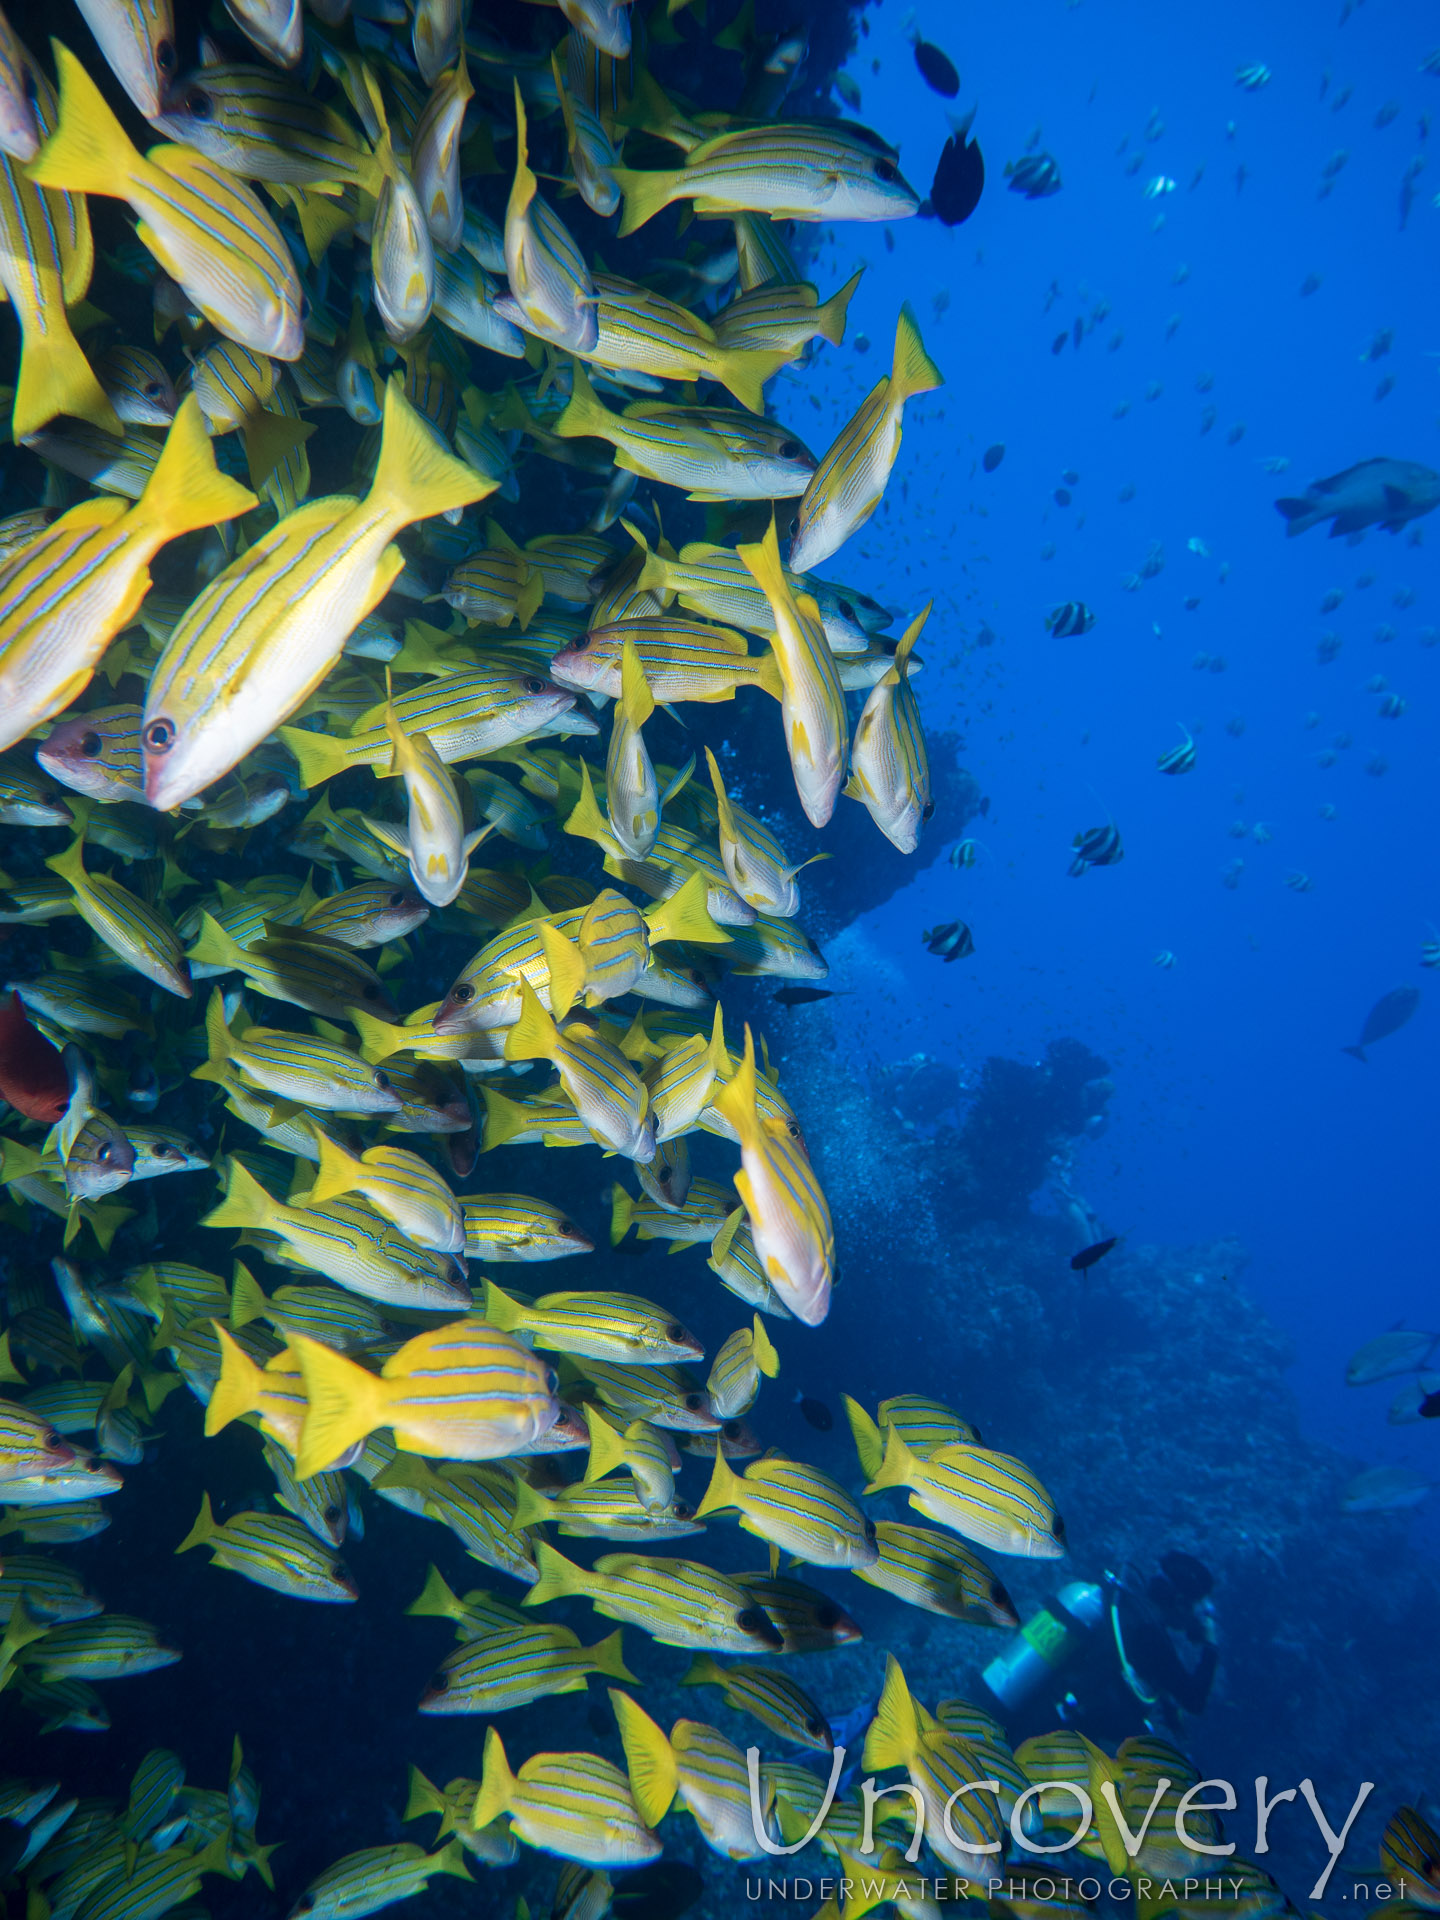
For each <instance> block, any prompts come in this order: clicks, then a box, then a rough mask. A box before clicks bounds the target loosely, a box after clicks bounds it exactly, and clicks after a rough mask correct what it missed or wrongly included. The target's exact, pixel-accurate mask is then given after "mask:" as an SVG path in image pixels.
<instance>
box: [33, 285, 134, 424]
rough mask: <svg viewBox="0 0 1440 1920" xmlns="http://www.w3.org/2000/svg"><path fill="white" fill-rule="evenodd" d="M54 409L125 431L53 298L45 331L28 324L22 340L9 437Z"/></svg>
mask: <svg viewBox="0 0 1440 1920" xmlns="http://www.w3.org/2000/svg"><path fill="white" fill-rule="evenodd" d="M52 308H53V309H54V310H53V311H52V310H51V309H52ZM59 413H67V414H70V415H72V416H74V418H76V419H78V420H88V421H89V422H90V423H91V425H92V426H96V427H100V428H102V429H103V430H104V431H105V432H106V433H114V434H123V433H124V431H125V429H124V427H123V426H122V425H121V423H120V416H119V415H118V414H117V413H116V411H115V409H114V408H113V407H112V406H111V404H110V402H109V401H108V400H107V399H106V397H105V389H104V388H103V387H102V386H101V385H100V382H99V381H98V380H97V379H96V378H95V375H94V372H93V371H92V369H91V366H90V362H89V361H88V360H87V359H86V358H85V350H84V348H83V347H82V346H81V345H80V342H79V341H78V340H77V339H76V338H75V336H74V334H73V333H72V332H71V331H70V324H69V322H68V320H67V319H66V317H65V309H64V307H63V306H61V305H60V302H59V301H58V300H55V301H52V302H49V303H47V308H46V313H45V330H44V332H41V331H39V330H38V329H35V328H32V329H31V330H30V331H29V332H28V333H27V334H26V336H25V338H24V339H23V340H22V342H21V346H20V370H19V372H18V373H17V374H16V376H15V406H14V412H13V415H12V417H11V423H10V433H11V437H12V438H13V439H14V440H15V442H16V444H17V445H18V444H19V442H20V441H22V440H25V439H27V438H28V437H29V436H30V435H31V434H32V433H38V432H39V431H40V429H41V428H42V427H44V426H47V425H48V424H49V422H50V421H52V420H53V419H54V418H55V416H56V414H59Z"/></svg>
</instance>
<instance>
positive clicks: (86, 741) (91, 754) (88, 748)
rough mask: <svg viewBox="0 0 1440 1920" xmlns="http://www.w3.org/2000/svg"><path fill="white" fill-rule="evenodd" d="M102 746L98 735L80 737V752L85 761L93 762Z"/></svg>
mask: <svg viewBox="0 0 1440 1920" xmlns="http://www.w3.org/2000/svg"><path fill="white" fill-rule="evenodd" d="M104 744H105V742H104V741H103V740H102V739H101V738H100V736H99V734H98V733H87V734H84V735H82V736H81V740H80V751H81V753H83V754H84V756H85V758H86V759H87V760H93V759H94V758H95V756H96V754H98V753H99V751H100V749H101V748H102V747H103V746H104Z"/></svg>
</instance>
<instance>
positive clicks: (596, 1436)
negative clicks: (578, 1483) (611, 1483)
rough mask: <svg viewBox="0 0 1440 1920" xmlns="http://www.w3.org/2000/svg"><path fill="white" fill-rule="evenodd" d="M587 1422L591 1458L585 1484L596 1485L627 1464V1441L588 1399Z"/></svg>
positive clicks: (586, 1469) (586, 1406) (586, 1407)
mask: <svg viewBox="0 0 1440 1920" xmlns="http://www.w3.org/2000/svg"><path fill="white" fill-rule="evenodd" d="M585 1424H586V1426H587V1427H588V1428H589V1429H590V1459H589V1462H588V1464H587V1465H586V1468H585V1484H586V1486H587V1487H590V1486H594V1484H595V1482H596V1481H597V1480H603V1479H604V1478H605V1476H606V1474H607V1473H615V1472H616V1471H617V1470H618V1469H619V1468H621V1467H623V1466H624V1464H625V1443H624V1441H623V1440H622V1439H621V1437H620V1435H619V1434H618V1433H617V1432H616V1431H615V1429H614V1427H612V1426H611V1424H610V1422H609V1421H608V1420H607V1419H606V1418H605V1416H604V1414H603V1413H602V1412H601V1411H600V1409H599V1408H598V1407H597V1406H595V1405H594V1404H593V1403H591V1402H589V1401H587V1402H586V1405H585Z"/></svg>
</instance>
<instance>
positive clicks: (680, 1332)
mask: <svg viewBox="0 0 1440 1920" xmlns="http://www.w3.org/2000/svg"><path fill="white" fill-rule="evenodd" d="M665 1338H666V1339H667V1340H683V1339H684V1338H685V1329H684V1327H682V1326H681V1324H680V1322H679V1321H678V1320H672V1321H671V1322H670V1323H669V1325H668V1326H667V1327H666V1329H665Z"/></svg>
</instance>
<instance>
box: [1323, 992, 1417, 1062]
mask: <svg viewBox="0 0 1440 1920" xmlns="http://www.w3.org/2000/svg"><path fill="white" fill-rule="evenodd" d="M1419 1004H1420V989H1419V988H1418V987H1395V988H1393V989H1392V990H1391V991H1390V992H1389V993H1387V994H1382V996H1381V997H1380V999H1378V1000H1377V1001H1376V1002H1375V1004H1374V1006H1373V1007H1371V1009H1370V1011H1369V1013H1367V1014H1366V1016H1365V1025H1364V1027H1363V1028H1362V1030H1361V1033H1360V1038H1359V1039H1358V1040H1357V1041H1356V1042H1355V1045H1354V1046H1353V1047H1342V1048H1341V1049H1340V1051H1341V1052H1342V1053H1348V1054H1352V1055H1353V1056H1354V1058H1355V1059H1357V1060H1363V1059H1364V1058H1365V1049H1366V1048H1367V1047H1373V1046H1374V1044H1375V1042H1376V1041H1377V1040H1386V1039H1388V1038H1389V1036H1390V1035H1391V1034H1392V1033H1398V1032H1399V1031H1400V1029H1401V1027H1403V1026H1404V1025H1405V1024H1406V1022H1407V1021H1409V1020H1410V1019H1412V1018H1413V1017H1414V1013H1415V1009H1416V1008H1417V1007H1418V1006H1419Z"/></svg>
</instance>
